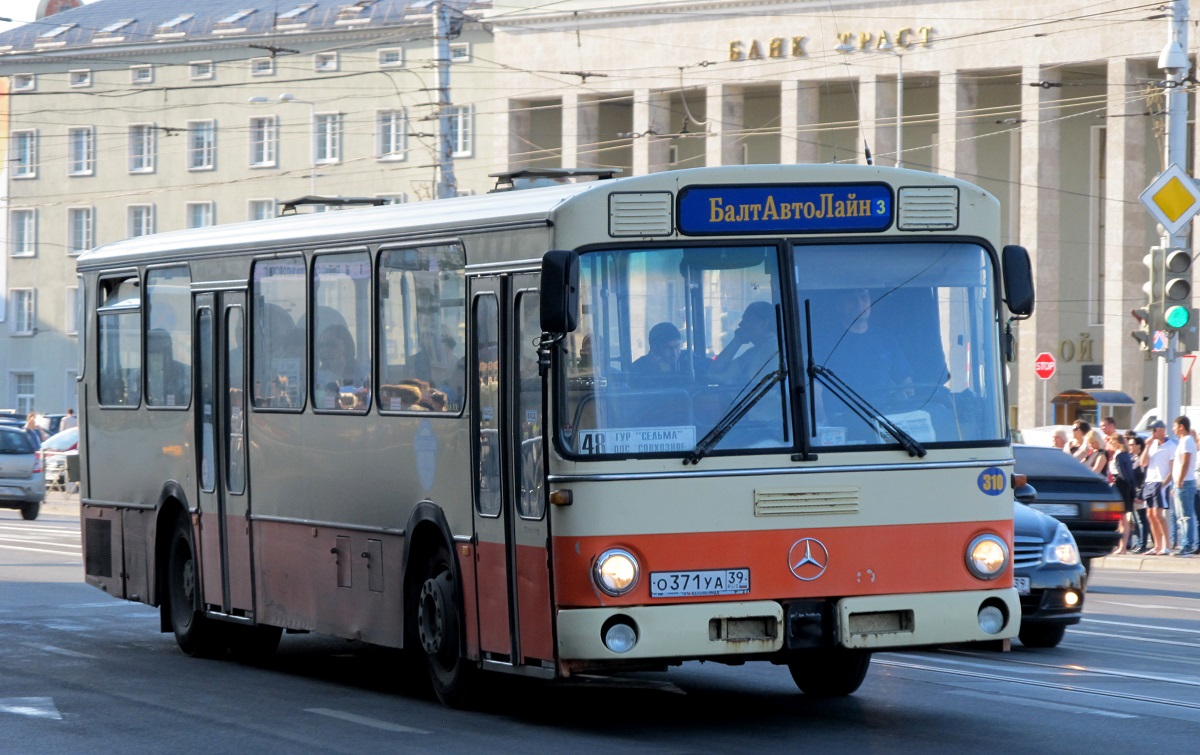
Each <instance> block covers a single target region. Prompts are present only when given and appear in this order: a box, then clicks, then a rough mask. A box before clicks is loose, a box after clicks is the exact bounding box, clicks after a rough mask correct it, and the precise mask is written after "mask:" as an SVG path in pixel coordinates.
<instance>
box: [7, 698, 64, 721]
mask: <svg viewBox="0 0 1200 755" xmlns="http://www.w3.org/2000/svg"><path fill="white" fill-rule="evenodd" d="M0 713H15V714H17V715H18V716H33V717H34V718H53V719H54V720H56V721H61V720H62V716H61V715H60V714H59V712H58V708H56V707H54V698H51V697H0Z"/></svg>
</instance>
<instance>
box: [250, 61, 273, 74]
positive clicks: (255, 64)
mask: <svg viewBox="0 0 1200 755" xmlns="http://www.w3.org/2000/svg"><path fill="white" fill-rule="evenodd" d="M250 75H251V76H274V75H275V58H250Z"/></svg>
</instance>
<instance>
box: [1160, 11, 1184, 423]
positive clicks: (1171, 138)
mask: <svg viewBox="0 0 1200 755" xmlns="http://www.w3.org/2000/svg"><path fill="white" fill-rule="evenodd" d="M1187 16H1188V0H1171V3H1170V12H1169V14H1168V22H1167V24H1168V25H1167V44H1166V46H1165V47H1163V50H1162V53H1161V54H1160V55H1159V56H1158V67H1159V68H1161V69H1162V70H1163V72H1164V73H1166V80H1165V82H1164V87H1165V88H1166V96H1165V98H1164V99H1165V100H1166V139H1165V140H1164V141H1165V142H1166V147H1165V149H1164V153H1165V154H1164V155H1163V163H1164V167H1167V168H1169V167H1170V166H1172V165H1178V166H1180V167H1182V168H1186V167H1187V149H1188V145H1187V109H1188V103H1187V91H1186V90H1185V89H1184V87H1183V82H1184V79H1186V78H1187V75H1188V69H1189V68H1190V67H1191V64H1190V62H1189V60H1188V55H1187V47H1188V41H1187ZM1189 226H1190V224H1188V225H1185V226H1184V227H1183V228H1181V229H1179V231H1178V232H1176V233H1170V232H1166V233H1164V234H1163V237H1162V247H1163V249H1168V250H1169V249H1187V250H1189V253H1190V250H1191V238H1190V236H1191V229H1190V227H1189ZM1189 306H1190V305H1189ZM1178 344H1179V336H1178V335H1177V334H1174V333H1173V334H1172V335H1171V338H1170V340H1169V341H1168V345H1167V351H1166V354H1165V356H1164V358H1163V359H1161V360H1160V361H1159V363H1158V409H1159V411H1160V412H1161V413H1162V414H1161V416H1160V419H1162V420H1163V421H1164V422H1166V423H1167V424H1168V425H1169V424H1170V423H1171V421H1172V420H1173V419H1175V417H1178V416H1179V412H1180V405H1181V404H1182V403H1183V402H1182V398H1183V373H1182V370H1181V366H1182V365H1181V363H1180V360H1179V358H1178V357H1177V356H1176V347H1177V346H1178Z"/></svg>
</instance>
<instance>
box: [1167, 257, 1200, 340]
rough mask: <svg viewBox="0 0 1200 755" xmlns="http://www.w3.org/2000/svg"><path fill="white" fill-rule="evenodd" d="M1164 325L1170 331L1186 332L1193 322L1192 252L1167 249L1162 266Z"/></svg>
mask: <svg viewBox="0 0 1200 755" xmlns="http://www.w3.org/2000/svg"><path fill="white" fill-rule="evenodd" d="M1162 306H1163V324H1164V325H1166V327H1167V329H1168V330H1179V331H1181V330H1184V329H1185V328H1187V326H1188V325H1189V324H1191V323H1192V322H1193V315H1192V312H1193V310H1192V252H1191V250H1189V249H1180V248H1178V247H1176V248H1172V249H1167V250H1165V253H1164V255H1163V265H1162Z"/></svg>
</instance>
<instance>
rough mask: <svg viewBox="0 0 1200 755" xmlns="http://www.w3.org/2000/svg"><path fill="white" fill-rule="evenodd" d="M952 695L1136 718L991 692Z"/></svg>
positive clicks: (969, 691) (967, 691)
mask: <svg viewBox="0 0 1200 755" xmlns="http://www.w3.org/2000/svg"><path fill="white" fill-rule="evenodd" d="M950 694H952V695H962V696H964V697H978V698H979V699H980V700H987V701H988V702H994V701H996V700H1001V701H1003V702H1007V703H1011V704H1013V705H1026V706H1029V707H1030V708H1038V709H1040V710H1046V709H1047V708H1049V709H1050V710H1061V711H1064V712H1066V713H1087V714H1088V715H1091V716H1105V717H1107V718H1138V716H1133V715H1130V714H1128V713H1113V712H1112V711H1108V710H1097V709H1096V708H1085V707H1084V706H1082V705H1064V704H1063V703H1052V702H1050V701H1048V700H1038V699H1036V698H1026V697H1013V696H1012V695H999V694H996V693H992V692H986V693H985V692H975V691H972V690H969V689H956V690H952V691H951V692H950Z"/></svg>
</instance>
